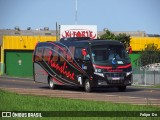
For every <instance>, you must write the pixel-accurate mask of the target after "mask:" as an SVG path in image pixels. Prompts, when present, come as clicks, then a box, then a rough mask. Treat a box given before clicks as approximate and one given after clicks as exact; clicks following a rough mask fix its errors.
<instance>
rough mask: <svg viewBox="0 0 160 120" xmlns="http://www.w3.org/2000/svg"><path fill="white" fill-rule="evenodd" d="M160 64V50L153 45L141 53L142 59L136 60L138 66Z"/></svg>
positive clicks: (149, 45) (148, 45) (147, 46)
mask: <svg viewBox="0 0 160 120" xmlns="http://www.w3.org/2000/svg"><path fill="white" fill-rule="evenodd" d="M159 62H160V49H158V46H157V45H155V44H154V43H153V44H147V45H146V48H145V49H144V50H143V51H142V52H141V56H140V58H138V59H137V60H136V63H137V66H145V65H148V64H153V63H159Z"/></svg>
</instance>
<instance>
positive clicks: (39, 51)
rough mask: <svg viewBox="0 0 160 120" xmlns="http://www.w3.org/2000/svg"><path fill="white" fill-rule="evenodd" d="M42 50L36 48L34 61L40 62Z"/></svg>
mask: <svg viewBox="0 0 160 120" xmlns="http://www.w3.org/2000/svg"><path fill="white" fill-rule="evenodd" d="M42 55H43V48H42V47H37V48H36V53H35V61H42Z"/></svg>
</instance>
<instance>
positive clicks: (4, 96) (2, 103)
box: [0, 90, 160, 120]
mask: <svg viewBox="0 0 160 120" xmlns="http://www.w3.org/2000/svg"><path fill="white" fill-rule="evenodd" d="M0 111H160V107H156V106H138V105H129V104H115V103H109V102H97V101H87V100H73V99H66V98H51V97H39V96H31V95H18V94H16V93H9V92H6V91H2V90H0ZM87 118H88V117H86V118H84V117H80V118H76V119H87ZM100 118H101V119H106V118H103V117H100ZM107 118H108V119H110V120H112V119H113V120H114V119H116V118H109V117H107ZM16 119H17V118H16ZM30 119H31V118H30ZM38 119H39V118H38ZM42 119H44V118H42ZM46 119H49V118H46ZM50 119H52V118H50ZM54 119H56V117H55V118H54ZM60 119H71V118H70V117H67V118H64V117H61V118H60ZM88 119H89V118H88ZM90 119H91V118H90ZM92 119H96V118H92ZM98 119H99V118H98ZM120 119H123V117H121V118H120ZM126 119H128V118H126ZM129 119H133V120H134V119H136V118H135V117H130V118H129ZM143 119H149V118H145V117H144V118H143Z"/></svg>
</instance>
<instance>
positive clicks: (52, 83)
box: [49, 77, 55, 90]
mask: <svg viewBox="0 0 160 120" xmlns="http://www.w3.org/2000/svg"><path fill="white" fill-rule="evenodd" d="M49 88H50V89H52V90H53V89H55V84H54V82H53V80H52V78H51V77H50V78H49Z"/></svg>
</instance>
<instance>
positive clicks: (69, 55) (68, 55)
mask: <svg viewBox="0 0 160 120" xmlns="http://www.w3.org/2000/svg"><path fill="white" fill-rule="evenodd" d="M74 51H75V47H74V46H70V47H69V50H68V52H67V60H68V61H69V62H73V59H72V56H74Z"/></svg>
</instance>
